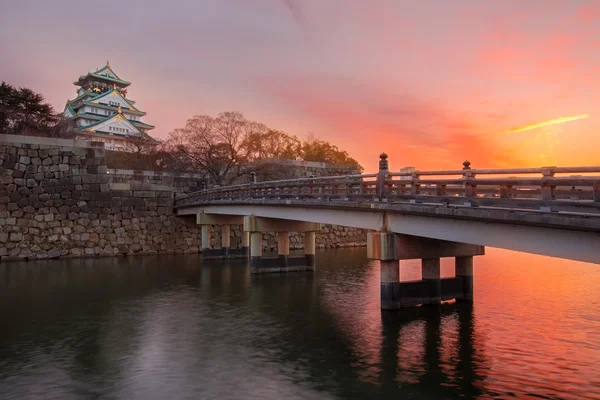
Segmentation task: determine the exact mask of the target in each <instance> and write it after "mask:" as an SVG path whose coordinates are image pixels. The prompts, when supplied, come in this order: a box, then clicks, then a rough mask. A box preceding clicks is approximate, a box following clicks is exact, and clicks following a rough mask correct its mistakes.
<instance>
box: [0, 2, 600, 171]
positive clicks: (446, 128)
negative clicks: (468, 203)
mask: <svg viewBox="0 0 600 400" xmlns="http://www.w3.org/2000/svg"><path fill="white" fill-rule="evenodd" d="M0 51H1V53H0V54H1V55H2V56H1V57H0V80H5V81H7V82H8V83H11V84H13V85H17V86H26V87H29V88H31V89H33V90H35V91H38V92H40V93H42V94H44V95H45V97H46V99H47V100H48V101H49V102H50V103H51V104H52V105H54V107H55V108H57V109H60V110H62V108H63V107H64V104H65V101H66V100H67V99H68V98H73V97H74V95H75V90H76V88H75V86H73V84H72V83H73V81H74V80H75V79H76V78H77V77H78V76H79V75H81V74H85V73H87V72H88V71H93V70H95V69H96V68H97V67H101V66H103V65H104V64H105V63H106V60H110V63H111V66H112V67H113V69H114V70H115V72H116V73H117V74H119V75H120V77H121V78H123V79H126V80H129V81H130V82H132V86H131V88H130V90H129V97H130V98H132V99H134V100H136V101H137V104H136V105H137V106H139V108H140V109H142V110H144V111H146V112H147V113H148V115H147V117H146V118H145V121H146V122H149V123H152V124H154V125H156V129H155V130H154V131H153V132H152V133H153V135H154V136H156V137H158V138H165V137H166V136H167V135H168V133H169V132H170V131H171V130H172V129H174V128H177V127H182V126H183V125H184V124H185V121H186V119H187V118H189V117H191V116H192V115H194V114H211V115H214V114H217V113H219V112H222V111H233V110H236V111H241V112H243V113H244V114H245V115H246V117H248V118H250V119H255V120H258V121H261V122H264V123H266V124H267V125H269V126H271V127H274V128H279V129H282V130H285V131H286V132H288V133H292V134H295V135H298V136H304V135H306V134H308V133H309V132H312V133H314V134H316V135H317V136H320V137H322V138H323V139H326V140H329V141H331V142H333V143H334V144H336V145H338V146H339V147H341V148H343V149H345V150H347V151H348V152H349V153H350V155H352V156H353V157H355V158H356V159H358V160H359V162H361V163H362V164H363V165H364V166H365V167H366V169H367V171H373V170H374V169H375V168H376V163H377V160H378V155H379V153H380V152H382V151H385V152H387V153H388V154H389V159H390V166H391V168H392V169H393V170H397V169H399V168H401V167H403V166H407V165H412V166H415V167H417V168H419V169H430V168H436V169H437V168H445V169H451V168H452V169H453V168H459V167H460V166H461V163H462V161H464V160H465V159H469V160H470V161H471V162H472V166H473V167H474V168H482V167H517V166H544V165H561V166H566V165H598V164H600V152H599V148H600V135H599V133H598V132H599V131H600V130H599V128H600V1H597V0H593V1H590V0H518V1H517V0H496V1H494V0H487V1H482V0H452V1H443V0H439V1H422V2H417V1H412V0H376V1H364V0H193V1H178V0H172V1H155V0H127V1H123V0H120V1H113V0H105V1H100V2H93V1H92V2H85V1H71V0H54V1H33V0H19V1H11V2H4V4H3V5H2V12H1V14H0ZM582 114H589V117H588V118H582V119H579V120H575V121H570V122H564V123H560V124H554V125H548V126H542V127H538V128H535V129H531V130H519V129H517V128H520V127H523V126H525V125H532V124H537V123H540V122H543V121H547V120H552V119H556V118H559V117H568V116H576V115H582ZM508 131H516V132H512V133H509V132H508Z"/></svg>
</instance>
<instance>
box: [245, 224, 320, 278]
mask: <svg viewBox="0 0 600 400" xmlns="http://www.w3.org/2000/svg"><path fill="white" fill-rule="evenodd" d="M320 229H321V225H320V224H316V223H312V222H301V221H291V220H281V219H274V218H262V217H256V216H253V215H251V216H248V217H244V231H245V232H250V235H251V240H250V242H251V243H250V244H251V263H250V265H251V268H250V272H251V273H253V274H263V273H268V272H293V271H312V270H314V268H315V232H314V231H316V230H320ZM290 231H291V232H306V235H305V250H306V252H305V255H304V256H300V257H298V256H296V257H291V256H290V255H289V254H290ZM264 232H277V250H278V251H277V253H278V256H277V257H276V258H272V257H271V258H266V257H264V258H263V257H260V258H258V259H257V258H255V255H254V254H258V249H255V242H257V239H255V238H258V237H260V238H261V240H262V234H263V233H264ZM261 250H262V244H261ZM261 256H262V254H261Z"/></svg>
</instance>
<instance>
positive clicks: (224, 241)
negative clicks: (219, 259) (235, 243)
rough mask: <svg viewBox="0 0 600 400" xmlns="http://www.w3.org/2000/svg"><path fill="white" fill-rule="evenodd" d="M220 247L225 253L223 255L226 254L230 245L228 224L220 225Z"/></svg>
mask: <svg viewBox="0 0 600 400" xmlns="http://www.w3.org/2000/svg"><path fill="white" fill-rule="evenodd" d="M221 247H222V248H223V251H224V253H225V254H224V255H226V256H227V255H228V254H229V248H230V247H231V228H230V227H229V225H222V226H221Z"/></svg>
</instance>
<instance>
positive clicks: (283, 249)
mask: <svg viewBox="0 0 600 400" xmlns="http://www.w3.org/2000/svg"><path fill="white" fill-rule="evenodd" d="M277 255H278V256H279V265H280V266H281V267H282V268H288V267H289V266H290V263H289V260H288V258H289V256H290V233H289V232H277Z"/></svg>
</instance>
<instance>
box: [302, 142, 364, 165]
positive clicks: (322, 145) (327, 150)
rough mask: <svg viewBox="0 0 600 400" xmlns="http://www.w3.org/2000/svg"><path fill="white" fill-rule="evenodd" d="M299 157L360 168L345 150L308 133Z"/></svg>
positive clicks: (305, 159)
mask: <svg viewBox="0 0 600 400" xmlns="http://www.w3.org/2000/svg"><path fill="white" fill-rule="evenodd" d="M300 158H301V159H302V160H304V161H319V162H326V163H333V164H352V165H356V166H357V167H359V168H360V169H361V170H362V167H361V166H360V164H359V163H358V161H356V160H355V159H354V158H352V157H350V155H349V154H348V153H347V152H346V151H345V150H340V149H339V148H338V147H337V146H335V145H333V144H331V143H329V142H326V141H324V140H321V139H319V138H317V137H315V136H314V135H309V136H308V137H307V138H306V139H305V140H304V141H303V142H302V147H301V150H300Z"/></svg>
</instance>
